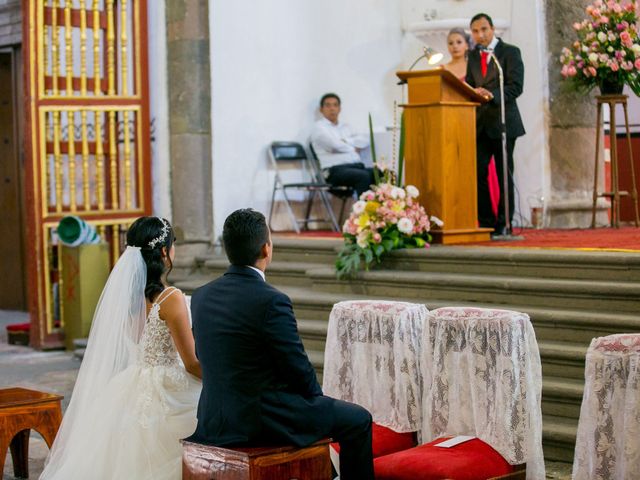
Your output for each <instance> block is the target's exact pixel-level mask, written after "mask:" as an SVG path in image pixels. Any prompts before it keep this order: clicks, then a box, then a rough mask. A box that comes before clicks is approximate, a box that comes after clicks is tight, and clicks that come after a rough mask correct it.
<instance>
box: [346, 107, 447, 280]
mask: <svg viewBox="0 0 640 480" xmlns="http://www.w3.org/2000/svg"><path fill="white" fill-rule="evenodd" d="M369 130H370V132H371V131H372V127H371V117H369ZM403 152H404V117H401V127H400V154H399V158H400V160H399V167H398V171H397V173H396V172H395V171H394V170H393V169H386V170H384V171H383V172H378V171H377V170H378V168H379V167H381V165H382V164H381V163H378V162H377V161H376V157H375V144H374V142H373V135H371V155H372V157H373V159H374V167H375V168H374V171H376V175H375V181H376V185H373V186H372V188H371V190H368V191H366V192H364V193H363V194H362V195H360V198H359V199H358V201H357V202H355V203H354V204H353V207H352V208H351V214H350V215H349V218H348V219H347V220H346V222H345V223H344V226H343V229H342V236H343V237H344V247H343V248H342V250H341V251H340V253H339V254H338V259H337V260H336V272H337V274H338V278H345V277H353V276H354V275H355V274H356V273H357V272H358V270H359V269H360V267H361V266H362V265H363V264H364V268H365V269H367V270H368V269H369V266H370V265H371V264H373V262H377V263H379V262H380V261H381V259H382V257H383V256H384V255H385V254H387V253H389V252H391V251H392V250H397V249H400V248H428V247H429V242H431V235H430V234H429V231H430V229H431V224H432V223H434V224H436V225H438V226H442V221H441V220H440V219H438V218H436V217H429V215H427V213H426V212H425V209H424V208H423V207H422V206H421V205H420V204H419V203H418V201H417V198H418V195H419V194H420V192H419V191H418V189H417V188H416V187H414V186H413V185H407V186H406V187H403V186H401V183H400V182H401V178H402V166H403Z"/></svg>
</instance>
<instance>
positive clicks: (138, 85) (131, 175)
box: [23, 0, 152, 348]
mask: <svg viewBox="0 0 640 480" xmlns="http://www.w3.org/2000/svg"><path fill="white" fill-rule="evenodd" d="M146 6H147V3H146V1H145V0H23V18H24V23H23V40H24V52H25V70H26V72H25V79H26V80H25V81H26V85H25V92H26V99H25V111H26V129H25V131H26V135H25V156H26V162H25V172H26V188H25V192H26V195H27V205H28V207H27V227H28V228H27V239H28V243H29V249H30V254H29V261H28V271H29V287H28V293H29V310H30V312H31V326H32V328H31V344H32V345H33V346H36V347H40V348H53V347H59V346H61V345H62V342H61V340H62V335H63V332H64V325H63V324H62V323H61V318H62V317H63V315H62V312H63V310H64V304H63V303H62V302H61V301H60V298H62V295H60V292H62V291H63V289H64V288H65V287H64V285H63V284H62V282H61V278H62V276H61V275H60V273H61V272H60V269H61V267H62V264H61V262H60V259H59V255H58V241H57V235H56V228H57V225H58V222H59V221H60V219H61V218H62V217H64V216H67V215H77V216H80V217H82V218H83V219H84V220H85V221H87V222H88V223H91V224H93V225H95V226H96V227H97V229H98V232H99V233H100V235H101V237H102V239H103V240H104V241H106V242H108V243H109V244H110V247H111V260H112V262H115V261H116V260H117V258H118V257H119V255H120V252H121V250H122V248H123V243H124V242H123V233H124V232H125V230H126V228H127V226H128V225H129V224H131V222H133V220H134V219H135V218H137V217H139V216H141V215H149V214H150V213H151V210H152V206H151V162H150V125H149V86H148V65H147V10H146ZM81 274H88V275H90V272H86V273H84V272H81Z"/></svg>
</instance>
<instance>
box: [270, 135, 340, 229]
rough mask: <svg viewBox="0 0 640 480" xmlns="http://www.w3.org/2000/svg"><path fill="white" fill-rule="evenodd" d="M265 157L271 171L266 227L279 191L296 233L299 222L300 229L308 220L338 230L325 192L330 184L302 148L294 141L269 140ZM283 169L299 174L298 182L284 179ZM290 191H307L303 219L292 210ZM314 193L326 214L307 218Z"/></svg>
mask: <svg viewBox="0 0 640 480" xmlns="http://www.w3.org/2000/svg"><path fill="white" fill-rule="evenodd" d="M268 156H269V161H270V163H271V166H272V167H273V169H274V171H275V179H274V182H273V193H272V195H271V209H270V211H269V228H271V219H272V218H273V211H274V209H275V203H276V194H277V192H281V193H282V197H283V199H284V204H285V206H286V208H287V212H288V214H289V218H290V219H291V222H292V223H293V228H294V229H295V231H296V233H300V225H302V226H303V228H304V229H308V228H309V223H328V224H330V225H331V228H332V229H333V230H334V231H336V232H338V231H340V228H339V226H338V222H337V220H336V216H335V214H334V213H333V209H332V208H331V202H330V200H329V197H328V195H327V193H329V192H330V190H331V187H330V185H328V184H327V182H326V181H324V178H322V175H318V172H317V169H316V167H315V165H314V164H313V161H312V160H310V159H309V156H308V155H307V152H306V151H305V149H304V147H303V146H302V145H301V144H299V143H297V142H273V143H271V145H269V148H268ZM287 172H289V173H294V174H296V175H297V176H298V177H299V181H297V180H298V179H296V181H294V182H286V181H285V176H286V175H285V174H286V173H287ZM291 190H294V191H296V190H297V191H302V192H306V194H307V199H306V201H307V205H306V213H305V216H304V218H303V219H298V218H297V217H296V215H295V213H294V211H293V206H292V204H291V199H290V197H289V195H288V193H287V192H289V191H291ZM316 195H318V196H319V197H320V201H321V203H322V205H323V207H324V209H325V211H326V213H327V216H326V217H320V218H311V208H312V206H313V201H314V199H315V198H316ZM271 229H272V230H273V228H271Z"/></svg>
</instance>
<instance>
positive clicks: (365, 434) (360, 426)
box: [327, 400, 374, 480]
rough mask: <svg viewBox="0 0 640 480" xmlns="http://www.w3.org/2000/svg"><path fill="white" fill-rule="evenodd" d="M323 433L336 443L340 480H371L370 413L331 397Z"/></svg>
mask: <svg viewBox="0 0 640 480" xmlns="http://www.w3.org/2000/svg"><path fill="white" fill-rule="evenodd" d="M331 410H332V413H333V415H330V416H332V417H333V426H332V427H331V429H330V430H329V431H328V432H327V436H329V437H331V438H333V440H334V441H336V442H338V443H339V444H340V479H341V480H356V479H357V480H373V478H374V477H373V450H372V446H371V424H372V419H371V414H370V413H369V412H368V411H367V410H366V409H365V408H362V407H361V406H359V405H356V404H354V403H349V402H344V401H342V400H334V402H333V403H332V406H331Z"/></svg>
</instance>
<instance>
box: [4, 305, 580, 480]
mask: <svg viewBox="0 0 640 480" xmlns="http://www.w3.org/2000/svg"><path fill="white" fill-rule="evenodd" d="M26 321H27V316H26V314H25V313H22V312H8V311H2V310H0V372H2V373H1V374H0V388H2V387H7V386H21V387H25V388H34V389H37V390H43V391H48V392H52V393H57V394H60V395H64V397H65V399H64V401H63V408H66V406H67V405H68V403H69V398H70V397H71V391H72V390H73V384H74V382H75V379H76V375H77V374H78V368H79V367H80V363H79V361H78V360H76V359H74V358H73V355H72V354H71V353H67V352H38V351H35V350H32V349H31V348H28V347H19V346H13V345H8V344H7V337H6V329H5V327H6V325H8V324H11V323H21V322H26ZM47 452H48V448H47V446H46V444H45V442H44V440H43V439H42V437H40V435H38V434H37V433H32V435H31V441H30V443H29V473H30V478H38V476H39V475H40V473H41V472H42V468H43V466H44V460H45V458H46V456H47ZM547 478H548V479H554V480H570V479H571V466H570V465H568V464H566V463H547ZM13 479H14V477H13V466H12V464H11V456H10V455H7V458H6V461H5V467H4V472H3V476H2V480H13ZM132 480H133V479H132Z"/></svg>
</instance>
